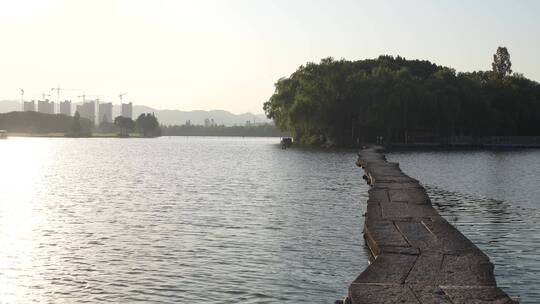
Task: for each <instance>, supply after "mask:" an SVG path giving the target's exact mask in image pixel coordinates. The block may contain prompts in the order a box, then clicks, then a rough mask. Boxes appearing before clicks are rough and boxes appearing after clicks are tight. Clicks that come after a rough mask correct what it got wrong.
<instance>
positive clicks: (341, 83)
mask: <svg viewBox="0 0 540 304" xmlns="http://www.w3.org/2000/svg"><path fill="white" fill-rule="evenodd" d="M505 50H506V49H504V48H501V49H500V50H499V51H498V55H496V56H495V57H496V64H494V67H495V66H496V70H497V71H500V73H501V75H504V77H503V78H499V77H493V75H494V74H495V73H493V72H492V71H488V72H482V71H480V72H472V73H456V71H455V70H454V69H451V68H448V67H443V66H438V65H435V64H433V63H431V62H429V61H421V60H406V59H404V58H402V57H399V56H398V57H396V58H394V57H392V56H380V57H379V58H377V59H367V60H358V61H348V60H344V59H342V60H334V59H332V58H325V59H323V60H321V62H320V63H311V62H310V63H307V64H305V65H303V66H300V67H299V68H298V69H297V70H296V71H295V72H294V73H292V74H291V75H290V76H289V77H286V78H280V79H279V80H278V81H277V82H276V84H275V92H274V94H273V95H272V96H271V97H270V99H269V100H268V101H267V102H266V103H265V104H264V111H265V113H266V115H267V116H268V118H271V119H273V120H274V122H275V125H276V126H277V127H278V128H280V129H281V130H283V131H289V132H290V133H291V135H292V136H293V137H294V139H295V141H296V142H299V143H303V144H325V145H335V146H352V145H358V144H359V143H361V142H375V141H376V139H377V137H380V136H383V137H384V139H385V142H403V143H407V142H409V141H411V140H415V141H419V140H418V139H419V138H423V139H426V140H428V139H429V140H430V141H441V142H444V140H445V139H447V138H448V137H450V136H473V137H479V136H507V135H512V136H514V135H540V124H538V121H540V84H538V83H537V82H535V81H532V80H529V79H527V78H525V77H524V76H523V75H521V74H513V75H510V72H511V70H510V67H511V64H510V58H509V56H508V55H507V52H506V51H505Z"/></svg>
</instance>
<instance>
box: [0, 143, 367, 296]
mask: <svg viewBox="0 0 540 304" xmlns="http://www.w3.org/2000/svg"><path fill="white" fill-rule="evenodd" d="M278 143H279V139H278V138H270V139H261V138H249V139H248V138H245V139H243V138H196V137H191V138H187V137H176V138H168V137H162V138H157V139H62V138H59V139H54V138H50V139H40V138H10V139H8V140H4V141H0V159H1V161H2V169H1V170H2V171H1V174H0V187H1V190H2V191H1V192H0V257H1V258H0V303H29V302H37V303H49V302H66V303H73V302H103V301H110V302H115V303H117V302H136V301H140V302H155V303H196V302H201V303H301V302H306V303H333V302H334V301H335V300H336V299H340V298H343V296H345V295H346V290H347V286H348V284H349V283H350V282H351V281H352V280H353V279H354V278H355V276H357V275H358V274H359V273H360V272H361V270H362V269H364V268H365V267H366V266H367V261H368V259H367V252H366V250H365V248H364V246H363V238H362V226H363V218H362V216H361V215H362V214H363V212H364V207H365V201H366V199H367V196H366V191H367V186H366V185H365V183H364V181H363V180H362V174H363V173H362V171H361V170H359V169H358V168H357V167H356V166H355V165H354V161H355V160H356V156H355V154H354V153H353V152H321V151H319V150H299V149H290V150H281V148H280V146H279V145H278Z"/></svg>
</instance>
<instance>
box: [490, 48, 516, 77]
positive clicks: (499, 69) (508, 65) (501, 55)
mask: <svg viewBox="0 0 540 304" xmlns="http://www.w3.org/2000/svg"><path fill="white" fill-rule="evenodd" d="M491 67H492V69H493V72H494V73H495V75H497V77H499V78H503V77H505V76H508V75H510V74H512V62H511V61H510V54H509V53H508V50H507V49H506V47H501V46H500V47H498V48H497V52H496V53H495V54H494V55H493V63H492V64H491Z"/></svg>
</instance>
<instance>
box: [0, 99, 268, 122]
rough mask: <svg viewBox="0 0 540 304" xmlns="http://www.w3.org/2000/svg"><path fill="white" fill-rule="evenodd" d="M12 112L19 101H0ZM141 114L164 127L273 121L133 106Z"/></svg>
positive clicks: (1, 108) (116, 111)
mask: <svg viewBox="0 0 540 304" xmlns="http://www.w3.org/2000/svg"><path fill="white" fill-rule="evenodd" d="M12 111H21V104H20V102H19V101H14V100H1V101H0V113H7V112H12ZM119 113H120V106H114V107H113V115H114V116H116V115H119ZM141 113H154V114H155V115H156V117H157V118H158V120H159V122H160V123H161V124H164V125H183V124H185V123H186V121H187V120H190V121H191V124H195V125H202V124H204V120H205V119H206V118H208V119H213V120H214V123H216V124H218V125H222V124H223V125H226V126H234V125H245V124H246V122H247V121H250V122H251V123H256V124H258V123H271V122H272V121H271V120H269V119H268V118H266V116H265V115H264V114H252V113H244V114H233V113H231V112H228V111H224V110H210V111H203V110H195V111H181V110H158V109H154V108H151V107H147V106H143V105H134V106H133V118H136V117H137V116H139V115H140V114H141Z"/></svg>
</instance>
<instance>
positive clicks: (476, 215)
mask: <svg viewBox="0 0 540 304" xmlns="http://www.w3.org/2000/svg"><path fill="white" fill-rule="evenodd" d="M388 159H389V160H391V161H398V162H400V166H401V168H402V169H403V170H404V171H405V172H406V173H407V174H409V175H411V176H414V177H416V178H417V179H419V180H420V181H421V182H422V183H423V184H424V186H425V187H426V189H427V190H428V192H429V195H430V197H431V198H432V201H433V205H434V206H435V207H436V208H437V209H438V211H439V213H441V215H443V216H444V217H446V218H447V219H448V220H449V221H450V222H451V223H452V224H454V225H455V226H456V227H458V229H459V230H460V231H461V232H463V233H464V234H465V235H466V236H467V237H469V238H470V239H471V240H472V241H473V242H474V243H475V244H477V245H478V247H480V248H481V249H482V250H483V251H484V252H485V253H486V254H488V255H489V256H490V258H491V259H492V261H493V263H494V264H495V274H496V276H497V283H498V284H499V286H501V287H502V288H503V289H504V290H505V291H506V292H507V293H509V294H510V295H512V296H513V297H515V298H516V299H520V301H521V303H538V302H539V301H540V288H539V287H540V234H539V231H538V230H539V226H538V223H540V192H539V188H538V185H539V184H540V151H536V150H535V151H499V152H493V151H491V152H486V151H484V152H478V151H476V152H474V151H473V152H430V153H428V152H414V153H413V152H411V153H391V154H389V155H388Z"/></svg>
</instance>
